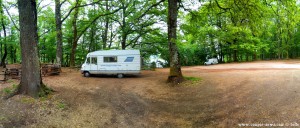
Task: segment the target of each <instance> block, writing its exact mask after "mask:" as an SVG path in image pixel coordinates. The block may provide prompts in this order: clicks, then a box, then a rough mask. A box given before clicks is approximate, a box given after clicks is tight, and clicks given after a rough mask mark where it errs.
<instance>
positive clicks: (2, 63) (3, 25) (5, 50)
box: [0, 0, 7, 68]
mask: <svg viewBox="0 0 300 128" xmlns="http://www.w3.org/2000/svg"><path fill="white" fill-rule="evenodd" d="M1 4H2V0H1ZM1 15H2V16H1V25H2V29H3V32H4V55H3V56H2V59H1V64H0V65H1V66H2V67H3V68H6V63H5V61H6V57H7V44H6V43H7V42H6V27H5V23H4V19H3V17H4V12H3V9H1Z"/></svg>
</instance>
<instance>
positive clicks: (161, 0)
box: [137, 0, 165, 20]
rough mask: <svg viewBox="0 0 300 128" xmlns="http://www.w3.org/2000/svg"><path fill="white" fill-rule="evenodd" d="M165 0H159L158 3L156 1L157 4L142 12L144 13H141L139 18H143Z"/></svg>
mask: <svg viewBox="0 0 300 128" xmlns="http://www.w3.org/2000/svg"><path fill="white" fill-rule="evenodd" d="M164 1H165V0H160V1H159V2H157V3H155V4H153V5H151V6H150V7H149V8H147V10H146V11H145V12H144V13H143V14H142V15H140V16H139V17H138V18H137V19H138V20H140V19H141V18H143V17H144V16H145V15H146V14H147V13H148V12H149V11H150V10H151V9H152V8H154V7H156V6H158V5H160V3H162V2H164Z"/></svg>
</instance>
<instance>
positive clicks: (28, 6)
mask: <svg viewBox="0 0 300 128" xmlns="http://www.w3.org/2000/svg"><path fill="white" fill-rule="evenodd" d="M18 8H19V19H20V23H19V24H20V44H21V53H22V75H21V81H20V86H19V87H18V92H17V93H20V94H25V95H29V96H31V97H35V98H37V97H39V95H43V94H47V92H48V91H46V90H47V87H46V86H45V85H43V83H42V77H41V72H40V62H39V58H38V46H37V45H38V35H37V10H36V1H35V0H18Z"/></svg>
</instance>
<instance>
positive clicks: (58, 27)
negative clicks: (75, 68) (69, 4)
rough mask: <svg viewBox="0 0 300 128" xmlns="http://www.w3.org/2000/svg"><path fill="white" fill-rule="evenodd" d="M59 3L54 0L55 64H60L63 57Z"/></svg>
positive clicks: (58, 0) (57, 0)
mask: <svg viewBox="0 0 300 128" xmlns="http://www.w3.org/2000/svg"><path fill="white" fill-rule="evenodd" d="M60 9H61V3H60V0H55V22H56V23H55V25H56V64H58V65H59V66H61V64H62V59H63V47H62V21H61V12H60Z"/></svg>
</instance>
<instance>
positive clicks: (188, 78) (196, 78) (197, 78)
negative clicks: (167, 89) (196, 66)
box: [184, 76, 202, 82]
mask: <svg viewBox="0 0 300 128" xmlns="http://www.w3.org/2000/svg"><path fill="white" fill-rule="evenodd" d="M184 79H186V80H188V81H192V82H198V81H201V80H202V79H201V78H199V77H190V76H184Z"/></svg>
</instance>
